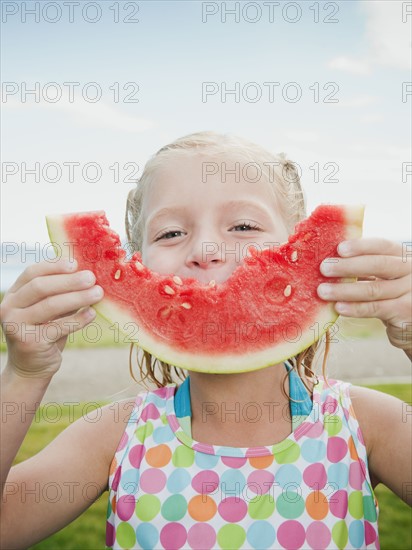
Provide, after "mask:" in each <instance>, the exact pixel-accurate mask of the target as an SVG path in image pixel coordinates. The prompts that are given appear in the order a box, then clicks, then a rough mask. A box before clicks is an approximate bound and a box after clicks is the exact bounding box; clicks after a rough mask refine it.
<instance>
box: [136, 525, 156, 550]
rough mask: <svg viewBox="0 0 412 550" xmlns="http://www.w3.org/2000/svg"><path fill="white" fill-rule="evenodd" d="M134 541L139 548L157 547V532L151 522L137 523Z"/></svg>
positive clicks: (152, 548) (152, 549) (151, 548)
mask: <svg viewBox="0 0 412 550" xmlns="http://www.w3.org/2000/svg"><path fill="white" fill-rule="evenodd" d="M136 541H137V542H138V544H139V546H140V547H141V548H145V549H146V548H147V549H150V550H154V549H157V547H158V542H159V532H158V530H157V529H156V527H155V526H154V525H152V524H151V523H139V525H138V526H137V529H136Z"/></svg>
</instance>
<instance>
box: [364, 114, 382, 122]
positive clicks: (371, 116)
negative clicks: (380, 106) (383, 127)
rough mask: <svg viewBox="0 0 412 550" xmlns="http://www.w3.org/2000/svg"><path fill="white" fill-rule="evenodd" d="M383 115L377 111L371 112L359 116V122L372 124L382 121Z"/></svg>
mask: <svg viewBox="0 0 412 550" xmlns="http://www.w3.org/2000/svg"><path fill="white" fill-rule="evenodd" d="M382 120H383V116H382V115H380V114H378V113H371V114H369V115H363V116H361V118H360V121H361V122H364V123H365V124H373V123H374V122H382Z"/></svg>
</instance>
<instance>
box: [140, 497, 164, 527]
mask: <svg viewBox="0 0 412 550" xmlns="http://www.w3.org/2000/svg"><path fill="white" fill-rule="evenodd" d="M159 511H160V500H159V498H158V497H156V496H154V495H143V496H141V497H140V498H139V499H138V501H137V503H136V516H137V517H138V518H139V519H140V520H142V521H152V519H153V518H155V517H156V516H157V514H158V513H159Z"/></svg>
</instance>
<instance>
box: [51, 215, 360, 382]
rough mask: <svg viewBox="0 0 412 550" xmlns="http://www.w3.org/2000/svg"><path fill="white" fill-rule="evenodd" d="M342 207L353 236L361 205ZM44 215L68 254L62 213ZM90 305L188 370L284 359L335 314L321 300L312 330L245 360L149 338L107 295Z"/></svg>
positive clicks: (227, 369) (224, 369)
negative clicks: (182, 348) (189, 350)
mask: <svg viewBox="0 0 412 550" xmlns="http://www.w3.org/2000/svg"><path fill="white" fill-rule="evenodd" d="M344 208H345V216H346V221H347V224H348V225H347V228H346V232H345V239H356V238H359V237H361V235H362V224H363V215H364V206H358V205H356V206H345V207H344ZM46 219H47V227H48V231H49V235H50V238H51V240H52V242H53V243H57V244H58V245H60V246H61V247H62V250H61V251H60V253H61V254H62V256H63V257H68V255H69V254H68V251H69V247H68V246H62V244H64V243H68V242H70V239H69V237H68V236H67V234H66V232H65V231H64V229H63V225H62V216H61V215H56V216H47V218H46ZM55 248H56V247H55ZM57 252H59V251H57ZM355 280H356V279H354V278H350V279H349V278H348V279H345V281H355ZM93 307H94V309H96V311H97V312H98V313H99V314H100V315H101V316H102V317H104V318H105V319H106V320H107V321H109V322H110V323H113V322H114V320H115V321H116V323H118V327H119V331H120V332H121V333H123V334H124V335H125V337H126V338H128V339H129V340H130V342H135V343H136V344H137V345H138V346H139V347H141V348H142V349H144V350H146V351H148V352H150V353H152V354H153V355H154V356H155V357H157V358H158V359H160V360H161V361H164V362H165V363H169V364H171V365H175V366H177V367H181V368H183V369H187V370H191V371H197V372H205V373H217V374H219V373H220V374H222V373H240V372H248V371H254V370H259V369H262V368H265V367H268V366H271V365H276V364H278V363H280V362H282V361H284V360H285V359H288V358H290V357H293V356H295V355H297V354H298V353H300V352H301V351H303V350H305V349H306V348H308V347H309V346H310V345H312V344H313V343H314V342H315V341H316V340H318V339H319V338H321V337H322V335H323V334H324V333H325V332H326V330H327V329H328V328H330V327H331V326H332V325H333V324H334V323H335V321H336V320H337V318H338V314H337V312H336V311H335V308H334V304H333V303H331V302H325V305H324V306H323V307H320V309H319V311H318V313H317V315H316V319H314V320H313V324H314V323H315V322H316V323H318V327H317V328H316V331H315V330H314V329H313V324H312V323H310V326H309V327H308V328H307V329H306V330H303V331H302V335H301V337H300V338H299V340H298V341H297V342H289V341H287V342H284V343H279V342H277V343H276V344H275V345H274V346H273V347H270V348H267V349H265V350H262V351H256V352H254V353H253V361H250V362H249V361H245V354H239V355H235V354H233V353H228V354H225V353H221V354H219V355H216V356H211V355H210V354H206V355H205V354H202V353H200V352H199V351H196V350H195V351H194V352H191V353H188V352H185V351H182V350H180V349H179V350H178V349H175V348H173V347H172V346H169V345H166V344H163V343H162V342H159V340H158V339H156V340H155V339H153V338H152V337H151V335H150V333H149V332H147V331H146V332H145V331H144V330H143V328H142V326H137V325H136V320H135V318H134V317H132V315H130V313H129V311H127V310H126V309H124V308H122V307H120V306H119V305H118V304H116V303H115V302H113V301H111V300H110V299H107V298H103V300H101V301H100V302H99V303H98V304H95V305H94V306H93ZM130 323H132V324H130ZM133 324H135V325H136V330H133V331H131V330H130V327H132V328H134V327H133ZM311 327H312V328H311ZM125 328H127V330H124V329H125ZM125 341H127V340H125ZM194 363H195V364H194ZM252 363H253V366H252ZM256 365H259V366H256Z"/></svg>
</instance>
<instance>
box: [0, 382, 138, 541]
mask: <svg viewBox="0 0 412 550" xmlns="http://www.w3.org/2000/svg"><path fill="white" fill-rule="evenodd" d="M17 384H18V386H17ZM7 385H8V386H9V388H12V387H13V388H14V389H16V388H17V387H18V388H19V389H20V390H22V391H23V393H25V394H26V395H29V396H30V395H31V394H32V390H33V388H29V387H28V386H30V384H27V385H26V387H25V386H24V384H22V382H21V381H18V382H13V381H12V380H9V381H7ZM40 393H41V390H39V392H38V395H39V396H40ZM21 403H22V405H23V407H25V408H26V410H29V408H30V406H31V405H33V404H34V403H33V401H32V398H31V397H29V399H28V401H26V402H24V401H23V400H22V401H21ZM133 404H134V399H132V400H130V399H128V400H124V401H121V402H119V403H116V404H111V405H107V406H106V407H103V408H102V409H98V410H97V411H96V410H95V411H93V416H92V417H90V418H87V416H84V417H82V418H80V419H79V420H77V421H76V422H74V423H73V424H71V425H70V426H69V427H68V428H66V429H65V430H64V431H63V432H61V434H59V436H58V437H56V439H54V440H53V441H52V442H51V443H50V444H49V445H48V446H47V447H45V448H44V449H43V450H42V451H40V452H39V453H38V454H37V455H35V456H33V457H32V458H29V459H28V460H26V461H24V462H22V463H20V464H17V465H16V466H14V467H12V468H11V470H10V472H9V475H8V477H7V480H6V483H5V486H4V493H3V498H2V505H1V523H0V529H1V533H2V537H1V538H2V547H3V548H9V549H20V548H21V549H24V548H27V547H28V546H31V545H33V544H36V543H37V542H39V541H41V540H43V539H45V538H47V537H49V536H50V535H52V534H53V533H55V532H56V531H59V530H60V529H62V528H63V527H65V526H66V525H68V524H69V523H70V522H72V521H73V520H74V519H76V518H77V517H78V516H79V515H80V514H82V512H84V511H85V510H86V509H87V508H88V507H89V506H91V504H93V502H94V501H95V500H96V499H97V498H98V497H99V496H100V495H101V494H102V493H103V492H104V491H105V490H106V489H107V482H108V477H109V468H110V464H111V461H112V459H113V456H114V454H115V451H116V448H117V446H118V444H119V441H120V439H121V436H122V433H123V432H124V430H125V428H126V424H127V420H128V418H129V416H130V414H131V412H132V409H133ZM22 410H24V409H20V410H19V411H17V410H16V412H15V413H13V414H14V422H11V424H14V425H15V426H16V427H17V426H18V424H19V423H20V414H21V411H22ZM99 411H100V413H101V414H98V412H99ZM9 416H10V418H9V420H11V416H12V415H9ZM96 418H98V421H96ZM22 518H24V521H22Z"/></svg>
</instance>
